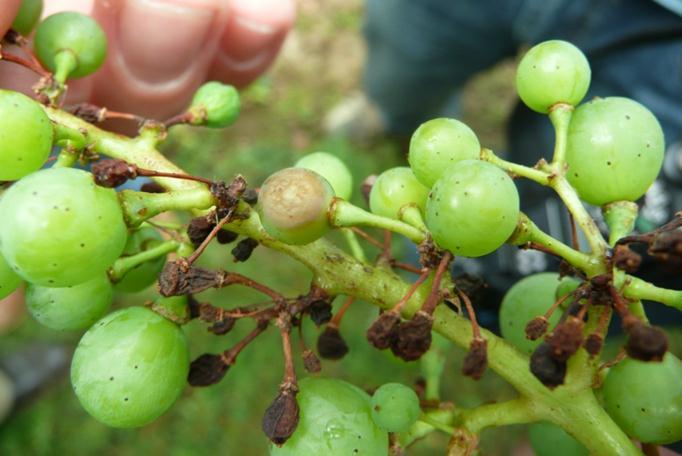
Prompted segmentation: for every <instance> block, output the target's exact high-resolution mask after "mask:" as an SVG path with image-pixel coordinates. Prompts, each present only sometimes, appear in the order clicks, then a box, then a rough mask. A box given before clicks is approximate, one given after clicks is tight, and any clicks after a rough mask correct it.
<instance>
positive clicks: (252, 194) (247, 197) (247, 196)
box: [242, 188, 258, 206]
mask: <svg viewBox="0 0 682 456" xmlns="http://www.w3.org/2000/svg"><path fill="white" fill-rule="evenodd" d="M242 199H243V200H244V201H246V202H247V203H248V204H250V205H251V206H254V205H255V204H256V203H258V191H256V189H255V188H247V189H246V190H244V193H242Z"/></svg>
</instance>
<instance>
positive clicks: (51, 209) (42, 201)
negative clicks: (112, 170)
mask: <svg viewBox="0 0 682 456" xmlns="http://www.w3.org/2000/svg"><path fill="white" fill-rule="evenodd" d="M0 220H10V221H11V222H10V223H2V224H0V251H1V252H0V253H1V254H2V255H3V256H4V257H5V260H6V261H7V263H8V264H9V265H10V267H12V269H14V271H15V272H16V273H17V274H19V275H20V276H21V277H22V278H23V279H25V280H27V281H28V282H32V283H36V284H38V285H43V286H47V287H67V286H70V285H76V284H79V283H83V282H85V281H87V280H90V279H92V278H94V277H96V276H98V275H100V274H102V273H104V271H106V270H107V269H108V268H109V266H111V264H112V263H113V262H114V260H116V258H118V257H119V256H120V254H121V252H122V251H123V248H124V247H125V244H126V239H127V237H128V230H127V228H126V225H125V223H124V221H123V213H122V211H121V207H120V205H119V202H118V198H117V196H116V192H115V191H114V190H112V189H109V188H103V187H99V186H97V185H95V182H94V180H93V176H92V174H90V173H88V172H86V171H82V170H78V169H73V168H50V169H45V170H41V171H37V172H35V173H33V174H30V175H28V176H26V177H24V178H23V179H21V180H19V181H18V182H17V183H16V184H14V185H12V186H11V187H10V188H9V189H8V190H7V191H6V192H5V194H4V195H3V197H2V199H0Z"/></svg>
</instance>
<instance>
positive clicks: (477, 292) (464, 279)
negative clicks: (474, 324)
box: [452, 273, 497, 307]
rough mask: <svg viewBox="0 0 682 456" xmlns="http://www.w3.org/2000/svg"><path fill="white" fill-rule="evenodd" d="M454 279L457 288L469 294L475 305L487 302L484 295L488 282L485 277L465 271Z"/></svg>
mask: <svg viewBox="0 0 682 456" xmlns="http://www.w3.org/2000/svg"><path fill="white" fill-rule="evenodd" d="M452 281H453V282H454V283H455V288H457V289H458V290H459V291H461V292H462V293H464V294H465V295H467V296H468V297H469V299H470V300H471V303H472V304H473V305H474V306H475V307H479V306H480V305H482V304H485V300H484V296H485V292H486V290H487V288H488V284H487V283H486V282H485V281H484V280H483V279H481V278H480V277H476V276H474V275H471V274H467V273H464V274H460V275H458V276H456V277H453V278H452ZM496 304H497V303H496Z"/></svg>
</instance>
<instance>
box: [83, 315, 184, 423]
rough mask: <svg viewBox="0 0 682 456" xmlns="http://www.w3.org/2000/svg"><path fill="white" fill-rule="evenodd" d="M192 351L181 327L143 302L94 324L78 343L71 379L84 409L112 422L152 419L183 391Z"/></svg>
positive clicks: (148, 421) (139, 421) (146, 421)
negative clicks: (189, 349)
mask: <svg viewBox="0 0 682 456" xmlns="http://www.w3.org/2000/svg"><path fill="white" fill-rule="evenodd" d="M188 372H189V351H188V347H187V340H186V339H185V335H184V333H183V332H182V330H181V329H180V328H179V327H178V326H177V325H175V324H174V323H171V322H170V321H168V320H166V319H165V318H163V317H162V316H160V315H158V314H156V313H155V312H152V311H151V310H149V309H147V308H144V307H129V308H126V309H121V310H119V311H117V312H114V313H111V314H109V315H107V316H106V317H104V318H103V319H101V320H100V321H99V322H97V323H95V324H94V325H93V326H92V328H90V330H89V331H88V332H87V333H85V335H84V336H83V338H82V339H81V341H80V342H79V344H78V347H76V351H75V352H74V355H73V361H72V363H71V384H72V385H73V389H74V392H75V393H76V396H78V400H79V401H80V403H81V405H82V406H83V408H84V409H85V410H86V411H87V412H88V413H89V414H90V415H92V416H93V417H94V418H96V419H97V420H98V421H101V422H102V423H104V424H106V425H107V426H111V427H120V428H130V427H139V426H144V425H145V424H148V423H151V422H152V421H154V420H155V419H157V418H158V417H159V416H161V415H162V414H163V413H165V412H166V411H167V410H168V409H169V408H170V407H171V405H173V403H174V402H175V401H176V399H177V398H178V397H179V396H180V394H181V393H182V390H183V389H184V386H185V383H186V382H187V374H188Z"/></svg>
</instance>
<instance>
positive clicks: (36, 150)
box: [0, 90, 54, 181]
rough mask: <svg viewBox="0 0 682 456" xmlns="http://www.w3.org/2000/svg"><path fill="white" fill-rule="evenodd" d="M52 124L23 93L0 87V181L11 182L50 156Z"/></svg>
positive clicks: (34, 169) (39, 108)
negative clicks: (0, 88)
mask: <svg viewBox="0 0 682 456" xmlns="http://www.w3.org/2000/svg"><path fill="white" fill-rule="evenodd" d="M53 136H54V133H53V130H52V124H51V123H50V119H48V118H47V115H46V114H45V111H43V109H42V108H41V107H40V105H39V104H38V103H36V102H35V101H33V100H31V99H30V98H29V97H27V96H26V95H23V94H20V93H18V92H12V91H10V90H0V181H13V180H17V179H20V178H22V177H24V176H26V175H27V174H29V173H32V172H33V171H36V170H38V169H40V167H41V166H43V164H44V163H45V160H47V157H48V156H49V155H50V149H51V148H52V138H53Z"/></svg>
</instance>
